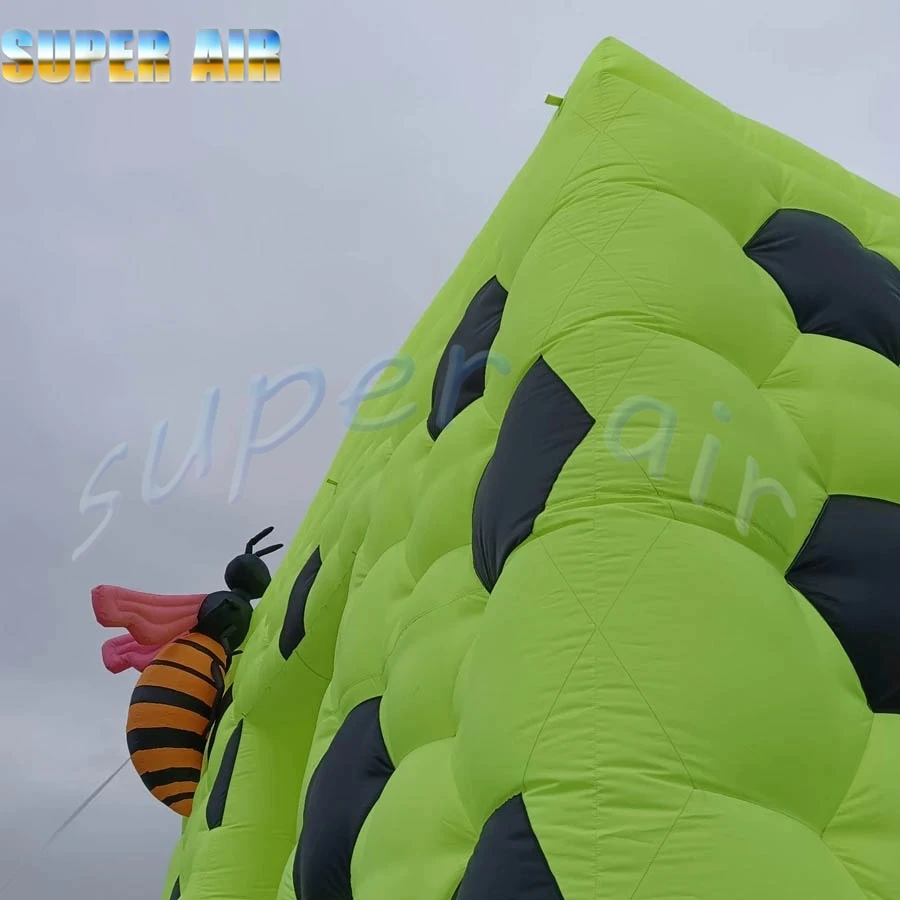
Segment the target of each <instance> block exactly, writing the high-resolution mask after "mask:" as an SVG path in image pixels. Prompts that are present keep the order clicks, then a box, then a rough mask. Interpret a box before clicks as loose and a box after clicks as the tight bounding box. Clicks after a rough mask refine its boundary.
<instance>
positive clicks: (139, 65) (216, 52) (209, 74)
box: [0, 28, 281, 84]
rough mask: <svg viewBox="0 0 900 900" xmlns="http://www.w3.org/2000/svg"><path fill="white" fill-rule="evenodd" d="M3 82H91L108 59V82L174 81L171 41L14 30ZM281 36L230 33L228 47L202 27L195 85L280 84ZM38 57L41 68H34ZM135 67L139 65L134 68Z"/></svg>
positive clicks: (145, 34)
mask: <svg viewBox="0 0 900 900" xmlns="http://www.w3.org/2000/svg"><path fill="white" fill-rule="evenodd" d="M0 50H2V53H3V57H4V60H3V63H2V72H3V80H4V81H8V82H9V83H10V84H26V83H27V82H29V81H32V80H33V79H34V76H35V71H36V72H37V76H38V80H40V81H44V82H46V83H47V84H62V83H63V82H66V81H69V80H70V78H71V77H72V75H73V73H74V81H76V82H90V81H92V80H95V79H94V76H95V75H97V71H96V69H95V68H94V67H95V66H96V65H97V64H101V63H102V62H103V60H104V59H105V60H107V65H106V70H107V73H108V79H109V81H111V82H116V83H125V84H127V83H133V82H140V83H162V82H168V81H169V80H170V70H171V67H172V64H171V59H170V52H171V41H170V40H169V35H168V34H167V33H166V32H165V31H159V30H152V31H137V32H135V31H110V32H109V39H108V40H107V36H106V35H105V34H104V33H103V32H102V31H76V32H75V40H74V41H73V40H72V33H71V32H69V31H38V33H37V41H35V40H34V39H33V38H32V35H31V32H29V31H24V30H22V29H20V28H12V29H10V30H9V31H6V32H4V33H3V38H2V40H0ZM35 51H36V53H35ZM280 54H281V38H280V37H279V35H278V32H277V31H273V30H272V29H271V28H257V29H251V30H250V31H247V32H245V31H244V30H242V29H239V28H232V29H229V31H228V39H227V42H226V43H224V44H223V42H222V38H221V36H220V34H219V31H218V30H217V29H215V28H201V29H200V30H199V31H198V32H197V38H196V40H195V41H194V57H193V64H192V66H191V81H199V82H207V81H226V82H228V81H244V80H247V81H255V82H260V81H281V58H280ZM35 57H36V59H37V64H35ZM134 64H136V65H134Z"/></svg>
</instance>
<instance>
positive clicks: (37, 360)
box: [0, 0, 900, 900]
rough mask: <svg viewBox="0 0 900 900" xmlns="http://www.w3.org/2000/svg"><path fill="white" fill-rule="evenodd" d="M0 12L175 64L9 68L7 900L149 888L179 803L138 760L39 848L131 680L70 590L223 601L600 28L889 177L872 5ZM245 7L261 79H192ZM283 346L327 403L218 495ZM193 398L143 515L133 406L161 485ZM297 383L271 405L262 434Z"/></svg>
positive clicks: (4, 334)
mask: <svg viewBox="0 0 900 900" xmlns="http://www.w3.org/2000/svg"><path fill="white" fill-rule="evenodd" d="M15 27H18V28H26V29H28V30H30V31H32V33H34V34H36V32H37V29H38V28H57V29H66V28H67V29H70V30H72V31H74V30H75V29H79V28H96V29H99V30H101V31H105V32H107V33H108V31H109V30H110V29H119V28H133V29H135V30H137V29H139V28H161V29H164V30H166V31H168V33H169V35H170V37H171V40H172V54H171V57H172V61H173V70H172V81H171V83H170V84H168V85H138V84H134V85H130V86H129V85H119V84H117V85H110V84H108V83H107V82H105V81H104V80H103V79H104V78H105V77H106V71H107V70H106V65H105V63H103V64H100V65H99V66H96V67H95V79H96V81H95V82H94V83H92V84H75V83H73V82H71V81H70V82H69V83H66V84H63V85H45V84H42V83H39V82H37V81H35V82H34V83H31V84H26V85H20V86H14V85H10V84H7V83H5V82H0V122H2V126H0V128H2V130H0V172H2V176H3V177H2V182H0V184H2V188H0V197H2V200H0V203H2V216H0V264H2V273H3V281H2V288H0V291H2V301H0V302H2V307H0V308H2V310H3V313H4V317H5V322H4V327H3V328H2V329H0V342H2V351H3V352H2V354H0V376H2V380H3V384H4V391H3V395H2V400H0V404H2V407H0V421H2V423H3V434H4V439H3V440H2V441H0V462H2V469H0V509H2V513H3V518H2V535H0V546H2V549H3V559H4V562H5V565H4V571H3V577H2V587H3V595H2V596H3V599H2V601H0V602H2V604H3V625H4V632H5V635H6V641H5V642H4V645H3V653H2V655H0V687H2V691H0V884H3V882H4V881H5V880H6V879H7V878H9V877H10V876H12V875H14V874H16V873H20V874H19V875H18V876H17V880H16V881H15V883H14V884H13V885H11V886H10V887H9V888H8V889H7V890H6V891H5V892H0V898H2V900H44V898H51V897H57V896H65V897H67V898H68V900H88V898H91V900H96V898H98V897H115V898H116V900H156V898H157V897H158V895H159V892H160V890H161V887H162V882H163V878H164V875H165V870H166V866H167V863H168V858H169V853H170V851H171V849H172V846H173V844H174V842H175V840H176V838H177V834H178V827H179V823H178V819H177V817H176V816H174V815H173V814H171V813H169V812H168V811H167V810H166V809H165V808H164V807H162V806H161V805H160V804H158V803H157V802H156V801H155V800H153V799H152V798H151V797H150V795H149V794H147V793H146V791H145V790H144V788H143V787H142V786H141V784H140V781H139V779H138V778H137V776H136V775H135V774H134V772H133V770H131V768H130V767H128V768H126V769H125V770H124V771H123V772H122V773H121V774H120V775H119V776H118V777H117V778H116V779H115V780H114V781H113V782H112V784H111V785H110V787H109V788H108V789H107V790H105V791H104V793H103V794H102V795H101V796H100V797H99V798H98V800H97V801H96V802H95V803H94V804H93V805H92V806H91V807H90V808H89V809H88V810H87V811H86V812H85V813H84V814H83V815H82V816H81V817H80V818H79V819H78V820H77V821H76V822H75V823H74V824H73V825H72V826H71V827H70V828H68V829H67V830H66V831H65V832H64V833H63V834H62V836H61V837H60V838H59V839H58V840H57V841H56V842H55V843H54V844H53V845H52V847H51V848H50V849H49V850H48V851H47V852H46V853H44V854H43V855H40V853H39V851H40V848H41V846H42V844H43V843H44V842H45V841H46V839H47V838H48V836H49V835H50V834H51V833H52V832H53V831H54V829H55V828H57V826H59V825H60V824H61V823H62V822H63V821H64V820H65V818H66V817H67V816H68V815H69V814H70V813H71V812H72V810H73V809H74V808H75V807H77V805H78V804H79V803H80V802H81V801H82V799H83V798H84V797H85V795H87V794H88V793H89V792H90V791H91V790H92V789H93V788H94V787H95V786H96V785H97V784H98V783H99V782H100V781H102V780H103V779H104V778H105V777H106V776H107V775H108V774H109V773H111V772H112V771H113V770H114V769H115V768H116V766H118V765H119V764H120V763H121V762H122V761H123V760H124V759H125V757H126V755H127V751H126V748H125V740H124V733H123V724H124V716H125V712H126V706H127V702H128V696H129V693H130V690H131V688H132V686H133V683H134V677H133V675H128V674H125V675H120V676H112V675H110V674H109V673H107V672H106V671H105V669H103V667H102V665H101V662H100V644H101V642H102V640H103V639H104V638H105V637H106V636H108V635H104V633H103V632H102V630H101V629H100V628H99V627H98V626H97V625H96V624H95V623H94V621H93V617H92V613H91V608H90V589H91V587H92V586H93V585H95V584H98V583H101V582H106V583H113V584H124V585H127V586H132V587H134V588H137V589H143V590H152V591H160V592H195V591H196V592H206V591H210V590H215V589H217V588H218V587H219V586H220V580H221V573H222V567H223V565H224V563H225V562H226V561H227V560H228V559H229V558H230V557H231V555H233V554H234V553H235V552H237V551H238V550H239V549H240V548H241V546H242V544H243V543H244V542H245V541H246V540H247V538H248V537H249V536H250V535H252V534H253V533H255V531H257V530H259V529H260V528H262V527H263V526H265V525H268V524H274V525H275V526H276V528H277V535H278V536H280V537H281V538H282V539H283V540H285V541H286V542H287V541H289V540H290V538H291V537H292V535H293V533H294V532H295V530H296V529H297V527H298V525H299V523H300V521H301V519H302V517H303V513H304V510H305V508H306V506H307V504H308V502H309V501H310V499H311V497H312V496H313V494H314V492H315V490H316V489H317V487H318V485H319V484H320V482H321V480H322V478H323V477H324V473H325V470H326V467H327V465H328V463H329V461H330V460H331V458H332V456H333V455H334V453H335V451H336V449H337V447H338V444H339V442H340V440H341V437H342V435H343V433H344V429H343V426H342V422H341V415H340V409H339V407H338V403H337V401H338V398H339V397H340V395H341V393H342V392H343V391H344V390H346V389H347V388H348V387H349V386H350V384H351V383H352V382H353V381H354V379H355V377H356V375H357V373H359V372H360V371H361V370H363V369H364V368H365V367H366V365H367V364H368V363H369V362H370V361H371V360H373V359H374V358H376V357H378V356H381V355H383V354H387V353H390V352H391V351H393V350H394V349H396V347H397V346H399V344H400V343H401V342H402V341H403V339H404V338H405V336H406V334H407V332H408V331H409V330H410V328H411V327H412V325H413V324H414V322H415V321H416V319H417V318H418V316H419V315H420V314H421V312H422V311H423V310H424V308H425V307H426V305H427V304H428V303H429V302H430V300H431V298H432V297H433V295H434V294H435V293H436V291H437V290H438V288H439V287H440V286H441V284H442V282H443V281H444V280H445V279H446V278H447V276H448V275H449V274H450V272H451V271H452V269H453V268H454V266H455V265H456V263H457V262H458V260H459V259H460V257H461V256H462V254H463V253H464V251H465V249H466V248H467V246H468V245H469V243H470V241H471V240H472V238H473V237H474V236H475V234H476V233H477V231H478V230H479V229H480V227H481V225H482V224H483V222H484V220H485V219H486V218H487V216H488V215H489V214H490V212H491V211H492V209H493V208H494V206H495V204H496V202H497V200H498V199H499V197H500V195H501V194H502V192H503V190H504V189H505V188H506V186H507V184H508V183H509V181H510V180H511V179H512V177H513V176H514V175H515V173H516V172H517V171H518V169H519V167H520V166H521V165H522V163H523V162H524V161H525V159H526V158H527V156H528V154H529V153H530V152H531V150H532V148H533V147H534V145H535V143H536V142H537V140H538V138H539V137H540V135H541V133H542V131H543V129H544V127H545V125H546V124H547V122H548V120H549V118H550V115H551V113H552V110H551V108H549V107H547V106H545V105H544V104H543V99H544V96H545V94H547V93H548V92H551V93H558V94H562V93H564V92H565V90H566V88H567V87H568V84H569V82H570V81H571V79H572V77H573V76H574V74H575V72H576V71H577V69H578V68H579V66H580V65H581V63H582V61H583V60H584V58H585V56H586V55H587V54H588V53H589V52H590V51H591V49H592V48H593V47H594V45H595V44H596V43H597V42H598V41H599V40H600V39H601V38H603V37H604V36H606V35H609V34H612V35H615V36H617V37H619V38H621V39H622V40H624V41H626V42H627V43H630V44H631V45H632V46H634V47H636V48H637V49H639V50H641V51H642V52H644V53H646V54H647V55H649V56H651V57H653V58H655V59H657V60H658V61H660V62H661V63H662V64H663V65H665V66H667V67H668V68H670V69H673V70H674V71H675V72H677V73H678V74H679V75H681V76H682V77H684V78H686V79H687V80H689V81H691V82H693V83H694V84H696V85H697V86H698V87H700V88H701V89H703V90H704V91H706V92H707V93H710V94H712V95H713V96H714V97H716V98H717V99H719V100H721V101H723V102H724V103H726V104H728V105H730V106H731V107H732V108H734V109H735V110H737V111H739V112H741V113H743V114H745V115H748V116H750V117H752V118H755V119H758V120H761V121H764V122H766V123H767V124H770V125H772V126H774V127H776V128H778V129H780V130H783V131H787V132H788V133H790V134H791V135H792V136H794V137H796V138H798V139H799V140H801V141H804V142H805V143H808V144H810V145H811V146H813V147H814V148H816V149H818V150H820V151H822V152H824V153H826V154H828V155H829V156H832V157H834V158H836V159H837V160H839V161H840V162H841V163H843V164H844V165H845V166H846V167H848V168H850V169H851V170H853V171H856V172H858V173H859V174H861V175H863V176H865V177H867V178H869V179H870V180H873V181H875V182H876V183H878V184H880V185H881V186H883V187H885V188H887V189H889V190H892V191H895V192H900V164H898V153H897V144H898V134H900V130H898V124H897V102H896V98H897V96H898V89H900V54H898V46H900V6H898V5H897V4H896V3H891V2H888V0H877V2H876V0H868V2H863V0H802V2H801V0H757V2H756V3H753V4H746V3H741V4H737V3H733V2H732V3H723V2H722V0H707V2H702V0H681V2H679V3H672V2H670V0H657V2H621V3H613V2H607V0H590V2H589V0H541V2H536V0H515V2H513V0H478V2H475V0H440V2H434V0H430V2H421V0H418V2H412V0H408V2H400V0H380V2H377V3H359V2H350V0H328V2H316V3H312V2H309V0H304V2H295V0H292V2H288V0H278V2H266V3H262V2H261V3H256V4H254V3H252V2H249V0H232V2H224V3H213V2H208V0H193V2H191V3H190V4H184V3H182V2H176V0H157V2H154V3H137V2H134V0H118V2H113V0H94V2H91V0H75V2H66V3H63V2H62V0H28V2H27V3H26V2H25V0H20V2H16V0H3V2H2V16H0V31H4V30H6V29H8V28H15ZM239 27H243V28H248V29H249V28H256V27H269V28H274V29H276V30H277V31H278V32H279V33H280V34H281V37H282V42H283V50H282V59H283V69H282V78H283V80H282V82H281V83H280V84H270V85H259V84H241V85H235V84H233V85H221V84H219V85H213V84H208V85H199V84H192V83H191V82H190V61H191V52H192V49H193V43H194V36H195V33H196V30H197V29H198V28H219V29H221V31H222V34H223V36H224V34H225V31H226V29H228V28H239ZM304 364H306V365H315V366H318V367H319V368H320V369H321V370H322V371H323V372H324V375H325V379H326V384H327V394H326V398H325V401H324V403H323V404H322V407H321V408H320V410H319V412H318V413H317V414H316V416H315V418H314V419H313V420H312V421H311V422H310V423H309V424H308V425H307V426H306V427H305V428H304V429H303V430H302V431H300V432H299V433H298V434H297V435H295V436H294V437H293V438H291V439H290V440H289V441H288V442H286V443H284V444H283V445H281V446H280V447H278V448H277V449H275V450H273V451H272V452H271V453H269V454H267V455H264V456H259V457H256V459H255V460H254V462H253V463H252V464H251V469H250V474H249V478H248V481H247V485H246V489H245V493H244V496H243V498H242V499H241V500H240V501H239V502H238V503H235V504H232V505H229V504H228V502H227V497H228V490H229V485H230V482H231V477H232V471H233V468H234V464H235V455H236V450H237V443H238V439H239V434H240V430H241V428H242V427H243V425H244V421H245V417H246V415H247V412H248V389H249V384H250V380H251V378H252V377H253V376H255V375H259V374H265V375H268V376H269V377H270V378H276V377H278V376H279V375H280V374H282V373H284V372H286V371H288V370H290V369H293V368H295V367H297V366H300V365H304ZM212 387H218V388H220V389H221V392H222V394H221V403H220V409H219V415H218V419H217V422H216V428H215V432H214V439H213V468H212V471H211V473H210V474H209V475H208V476H207V477H206V478H205V479H204V480H202V481H195V480H194V476H193V473H191V474H190V475H189V476H188V478H187V479H186V481H185V482H183V483H182V485H181V487H179V489H178V490H177V491H176V492H175V493H174V494H173V495H171V496H170V497H169V498H168V500H166V501H165V502H163V503H162V504H160V505H158V506H152V507H151V506H147V505H145V504H144V503H143V502H142V500H141V494H140V481H141V471H142V468H143V464H144V458H145V456H146V452H147V449H148V445H149V441H150V435H151V432H152V430H153V427H154V425H155V424H156V423H157V422H158V421H159V420H161V419H168V420H169V422H170V425H169V437H168V440H167V444H166V449H165V454H164V457H163V467H162V472H161V480H162V481H163V482H165V481H167V480H168V479H169V478H170V477H171V475H172V474H173V473H174V471H175V470H176V468H177V467H178V466H179V465H180V464H181V461H182V459H183V455H184V453H185V451H186V449H187V447H188V445H189V443H190V441H191V440H192V438H193V434H194V430H195V428H196V424H197V418H198V414H199V410H200V404H201V399H202V397H203V394H204V392H205V391H206V390H207V389H209V388H212ZM303 395H304V390H303V388H302V387H299V386H295V387H292V388H289V389H287V390H285V391H284V393H283V395H282V396H280V397H279V398H277V400H275V401H273V402H272V403H271V404H269V405H268V406H267V407H266V411H265V414H264V417H263V426H262V433H263V434H268V433H271V432H272V431H273V430H274V429H275V428H278V427H279V426H280V425H282V424H283V423H284V422H286V421H287V420H288V419H289V418H290V417H291V416H292V415H293V414H294V412H295V411H296V410H297V408H298V407H299V405H300V404H301V403H302V402H303ZM123 441H125V442H127V443H128V447H129V450H128V457H127V459H126V460H125V461H124V462H119V463H117V464H116V465H115V466H114V467H113V468H112V469H111V470H110V471H109V472H108V473H107V474H106V475H105V476H104V478H103V479H102V481H101V483H100V485H99V487H98V490H101V491H103V490H114V489H115V490H119V491H121V493H122V501H121V507H120V509H119V512H118V514H117V515H116V517H115V518H114V520H113V522H112V524H111V525H110V526H109V528H108V529H107V530H106V532H105V533H104V534H103V535H102V537H101V538H100V539H99V540H98V541H97V542H96V543H95V544H94V545H93V546H92V547H91V548H90V550H88V552H87V553H86V554H85V555H84V556H83V557H82V558H81V559H79V560H78V561H77V562H75V563H73V562H72V561H71V555H72V552H73V550H74V549H75V548H76V547H77V546H78V545H79V544H81V543H82V542H83V541H84V540H85V538H86V537H87V536H88V535H89V534H90V533H91V532H92V531H93V529H94V528H95V527H96V525H97V524H98V522H99V521H100V518H101V516H102V514H101V513H91V514H89V515H87V516H82V515H81V514H80V513H79V508H78V503H79V497H80V495H81V492H82V490H83V488H84V486H85V483H86V481H87V479H88V478H89V477H90V475H91V473H92V472H93V471H94V469H95V467H96V466H97V465H98V463H99V462H100V460H101V459H102V458H103V457H104V456H105V455H106V453H108V452H109V450H110V449H111V448H112V447H114V446H115V445H116V444H119V443H120V442H123ZM269 559H270V560H273V561H274V563H275V564H277V563H278V562H279V561H280V559H281V554H279V555H276V556H274V557H270V558H269Z"/></svg>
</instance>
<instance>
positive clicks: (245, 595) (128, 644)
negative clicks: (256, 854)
mask: <svg viewBox="0 0 900 900" xmlns="http://www.w3.org/2000/svg"><path fill="white" fill-rule="evenodd" d="M272 531H273V527H271V526H270V527H269V528H266V529H264V530H263V531H261V532H260V533H259V534H258V535H256V537H254V538H252V539H251V540H250V541H249V542H248V543H247V547H246V549H245V551H244V553H242V554H241V555H240V556H236V557H235V558H234V559H233V560H231V562H230V563H229V564H228V566H227V567H226V569H225V584H226V585H227V586H228V590H227V591H214V592H213V593H211V594H180V595H163V594H146V593H142V592H140V591H132V590H129V589H128V588H121V587H114V586H112V585H108V584H101V585H99V586H98V587H95V588H94V589H93V591H92V592H91V601H92V603H93V607H94V615H95V616H96V619H97V622H99V623H100V624H101V625H103V626H105V627H114V628H125V629H127V631H128V634H125V635H121V636H120V637H116V638H112V639H111V640H108V641H106V642H105V643H104V645H103V648H102V654H103V662H104V665H105V666H106V668H107V669H109V671H110V672H114V673H117V672H124V671H125V670H126V669H129V668H134V669H137V670H138V671H139V672H140V673H141V675H140V677H139V678H138V681H137V684H136V686H135V688H134V692H133V693H132V695H131V703H130V705H129V708H128V720H127V724H126V735H127V741H128V752H129V754H130V755H131V761H132V763H133V764H134V767H135V769H136V770H137V772H138V774H139V775H140V776H141V780H142V781H143V782H144V785H145V787H146V788H147V790H149V791H150V793H151V794H153V796H154V797H156V799H157V800H159V801H161V802H162V803H165V804H166V806H168V807H169V808H170V809H172V810H174V811H175V812H177V813H179V814H180V815H182V816H189V815H190V813H191V808H192V805H193V800H194V792H195V790H196V788H197V783H198V781H199V780H200V772H201V770H202V765H203V757H204V752H205V750H206V746H207V742H208V741H209V740H210V736H211V734H212V733H213V731H214V728H215V725H216V724H217V722H218V719H219V716H220V714H221V712H222V708H223V698H224V694H225V674H226V672H227V671H228V668H229V666H230V664H231V660H232V656H233V655H234V653H235V651H236V650H237V648H238V647H239V646H240V645H241V643H242V642H243V641H244V639H245V638H246V636H247V632H248V631H249V629H250V619H251V616H252V614H253V607H252V606H251V601H252V600H258V599H259V598H260V597H262V595H263V593H264V592H265V590H266V588H267V587H268V586H269V582H270V581H271V576H270V574H269V569H268V567H267V566H266V564H265V563H264V562H263V561H262V559H261V557H263V556H265V555H266V554H267V553H274V552H275V551H276V550H279V549H280V548H281V547H283V546H284V545H283V544H274V545H273V546H271V547H266V548H265V549H263V550H257V551H255V552H254V550H253V548H254V546H255V545H256V544H258V543H259V542H260V541H261V540H262V539H263V538H264V537H266V536H267V535H269V534H270V533H271V532H272Z"/></svg>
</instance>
